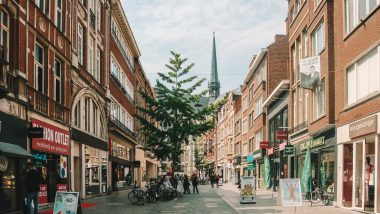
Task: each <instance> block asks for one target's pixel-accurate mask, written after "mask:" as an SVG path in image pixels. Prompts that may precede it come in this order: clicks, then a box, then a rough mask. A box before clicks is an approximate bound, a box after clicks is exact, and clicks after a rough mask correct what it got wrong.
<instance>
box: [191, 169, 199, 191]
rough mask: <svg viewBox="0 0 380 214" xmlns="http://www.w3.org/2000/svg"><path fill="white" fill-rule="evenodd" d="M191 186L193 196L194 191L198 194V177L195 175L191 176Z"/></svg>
mask: <svg viewBox="0 0 380 214" xmlns="http://www.w3.org/2000/svg"><path fill="white" fill-rule="evenodd" d="M191 184H192V185H193V194H195V190H197V194H199V191H198V176H197V174H195V173H194V174H193V175H192V176H191Z"/></svg>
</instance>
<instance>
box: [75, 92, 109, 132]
mask: <svg viewBox="0 0 380 214" xmlns="http://www.w3.org/2000/svg"><path fill="white" fill-rule="evenodd" d="M101 115H102V114H101V112H100V108H99V106H98V104H97V102H95V100H94V99H92V97H90V96H83V97H81V98H80V100H78V102H77V103H76V104H75V106H74V108H73V114H72V116H73V120H72V125H73V126H74V127H75V128H78V129H80V130H83V131H86V132H88V133H89V134H92V135H94V136H97V137H99V138H104V136H105V135H104V133H103V132H104V127H103V126H104V121H102V120H103V119H102V117H101Z"/></svg>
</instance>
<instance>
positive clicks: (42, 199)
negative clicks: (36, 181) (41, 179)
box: [38, 184, 47, 204]
mask: <svg viewBox="0 0 380 214" xmlns="http://www.w3.org/2000/svg"><path fill="white" fill-rule="evenodd" d="M38 203H39V204H46V203H47V185H46V184H40V192H39V193H38Z"/></svg>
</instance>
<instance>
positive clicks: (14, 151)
mask: <svg viewBox="0 0 380 214" xmlns="http://www.w3.org/2000/svg"><path fill="white" fill-rule="evenodd" d="M1 153H4V154H7V155H10V156H16V157H21V158H33V155H31V154H30V153H29V152H28V151H26V150H25V149H23V148H22V147H21V146H19V145H15V144H10V143H3V142H0V154H1Z"/></svg>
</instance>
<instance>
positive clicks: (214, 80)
mask: <svg viewBox="0 0 380 214" xmlns="http://www.w3.org/2000/svg"><path fill="white" fill-rule="evenodd" d="M208 88H209V94H210V98H211V100H212V101H215V100H216V98H217V97H218V96H219V94H220V82H219V80H218V64H217V61H216V45H215V32H213V38H212V58H211V76H210V82H209V84H208Z"/></svg>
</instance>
